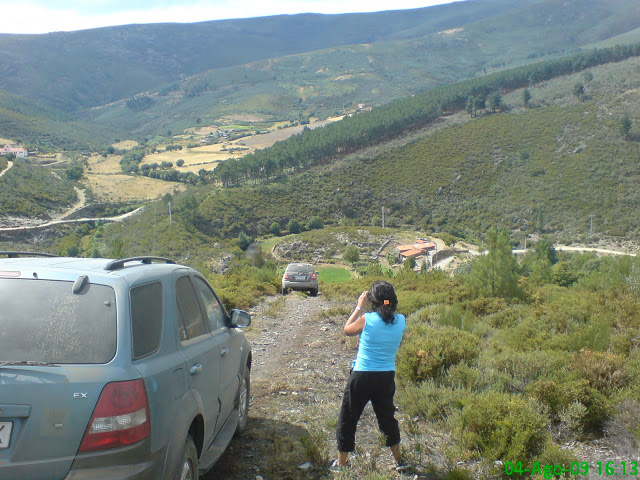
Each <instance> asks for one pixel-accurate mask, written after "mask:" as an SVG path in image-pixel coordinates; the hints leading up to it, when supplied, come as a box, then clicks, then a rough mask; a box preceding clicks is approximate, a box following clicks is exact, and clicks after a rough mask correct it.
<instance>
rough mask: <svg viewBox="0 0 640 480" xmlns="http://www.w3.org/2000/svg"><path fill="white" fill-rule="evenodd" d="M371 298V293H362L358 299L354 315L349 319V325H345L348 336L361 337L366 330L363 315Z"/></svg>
mask: <svg viewBox="0 0 640 480" xmlns="http://www.w3.org/2000/svg"><path fill="white" fill-rule="evenodd" d="M368 298H369V292H362V293H361V294H360V296H359V297H358V306H357V307H356V308H355V309H354V310H353V313H352V314H351V315H350V316H349V318H348V319H347V323H346V324H345V325H344V330H343V331H344V334H345V335H348V336H350V337H351V336H353V335H359V334H360V333H361V332H362V330H364V324H365V319H364V314H363V313H361V312H362V310H363V309H364V307H365V306H366V305H367V301H368Z"/></svg>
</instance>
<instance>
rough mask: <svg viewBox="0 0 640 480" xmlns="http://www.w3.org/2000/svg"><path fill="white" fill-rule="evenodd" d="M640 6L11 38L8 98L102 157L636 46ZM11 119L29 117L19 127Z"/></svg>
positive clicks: (568, 5)
mask: <svg viewBox="0 0 640 480" xmlns="http://www.w3.org/2000/svg"><path fill="white" fill-rule="evenodd" d="M635 6H636V4H635V1H634V0H615V1H604V0H573V1H571V2H557V1H552V0H527V1H525V2H522V1H520V2H513V1H507V0H475V1H466V2H455V3H451V4H447V5H442V6H437V7H429V8H424V9H417V10H411V11H389V12H379V13H373V14H349V15H311V14H309V15H293V16H276V17H266V18H259V19H246V20H228V21H216V22H203V23H196V24H188V25H180V24H164V25H130V26H124V27H112V28H104V29H95V30H85V31H79V32H68V33H63V32H58V33H52V34H47V35H5V36H2V37H0V88H3V89H5V90H7V91H9V92H12V93H13V94H17V95H19V96H21V97H23V98H24V99H28V101H29V102H37V103H38V104H43V105H48V106H49V107H55V108H57V109H58V110H60V111H65V112H67V113H73V115H74V118H76V119H81V120H82V122H83V123H84V124H86V125H90V126H92V127H93V128H94V129H95V130H97V131H99V132H100V135H99V136H97V137H96V138H94V144H95V143H101V145H105V144H107V143H108V142H109V141H113V140H115V139H123V138H130V139H133V140H136V141H141V140H143V139H144V138H151V137H153V136H156V135H165V134H167V132H168V131H170V132H172V135H175V134H178V133H181V132H183V131H185V130H186V129H189V128H200V127H203V126H212V127H215V128H218V127H220V126H221V125H224V124H225V122H227V123H228V122H229V120H228V119H229V118H250V119H251V120H249V122H250V123H251V122H255V123H256V125H261V124H270V125H273V124H274V123H277V122H281V121H288V122H294V121H298V122H299V121H308V119H309V118H311V117H315V118H321V119H322V118H327V117H330V116H334V115H342V114H344V113H350V112H353V111H355V109H356V106H357V105H358V104H365V105H367V106H376V105H382V104H386V103H388V102H389V101H391V100H393V99H397V98H403V97H407V96H410V95H415V94H419V93H422V92H424V91H426V90H429V89H433V88H436V87H438V86H442V85H446V84H450V83H453V82H457V81H459V80H462V79H466V78H476V77H480V76H483V75H485V74H486V73H491V72H494V71H497V70H502V69H505V68H512V67H514V66H517V65H522V64H527V63H530V62H534V61H538V60H540V59H555V58H560V57H563V56H566V55H568V54H572V53H575V52H577V51H579V50H580V49H582V48H585V47H587V46H589V47H593V46H597V45H600V44H601V42H607V41H610V39H612V38H615V39H616V43H627V42H632V41H637V37H636V36H635V35H634V33H633V32H634V31H635V30H636V29H637V28H638V26H639V25H640V14H639V13H638V10H637V9H636V8H635ZM25 101H26V100H25ZM3 106H4V107H5V108H6V109H7V110H8V111H7V112H0V119H1V118H3V117H4V118H5V120H4V121H3V123H4V124H5V125H9V126H11V127H12V128H11V129H8V133H11V134H12V137H11V138H14V137H17V138H21V139H23V140H24V141H25V142H29V141H30V140H31V137H36V138H35V139H33V140H32V142H33V143H32V144H33V145H34V146H37V145H38V142H40V145H41V146H43V147H44V146H45V144H46V145H49V144H52V145H54V146H55V145H60V146H63V145H64V146H65V147H67V148H69V147H71V149H75V148H76V147H77V146H78V145H79V144H82V140H83V138H84V135H83V134H82V135H77V134H76V132H74V131H73V130H71V129H66V128H64V124H59V123H51V122H48V123H46V125H45V126H46V127H47V128H48V129H49V130H50V133H51V135H52V137H51V138H50V139H48V140H47V142H43V141H42V140H41V138H40V137H41V135H40V136H38V135H37V134H38V133H39V132H40V129H39V128H38V129H35V130H34V128H33V127H32V126H31V123H35V124H37V123H38V122H39V121H41V120H42V118H43V116H44V117H45V118H47V119H49V118H50V116H49V114H48V113H45V112H43V111H42V110H43V109H42V108H40V109H39V110H40V111H38V109H30V110H29V112H27V111H26V110H24V109H22V108H20V107H19V106H17V103H16V102H11V103H4V104H3ZM15 113H20V114H22V115H26V118H25V119H24V120H21V119H18V120H19V121H15V120H14V117H12V116H13V115H14V114H15ZM70 130H71V131H70ZM2 133H3V132H2V131H1V130H0V134H2ZM21 133H22V134H21ZM172 135H168V136H169V137H170V136H172ZM78 137H80V138H78Z"/></svg>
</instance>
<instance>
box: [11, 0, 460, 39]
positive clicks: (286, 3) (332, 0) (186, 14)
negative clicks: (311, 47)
mask: <svg viewBox="0 0 640 480" xmlns="http://www.w3.org/2000/svg"><path fill="white" fill-rule="evenodd" d="M27 1H28V2H29V3H23V2H16V1H14V0H11V1H6V0H0V8H1V9H2V12H3V15H2V16H3V20H4V21H3V23H2V25H1V26H0V32H2V33H47V32H55V31H70V30H84V29H89V28H97V27H105V26H113V25H127V24H132V23H166V22H177V23H190V22H202V21H207V20H220V19H228V18H247V17H261V16H269V15H279V14H295V13H326V14H335V13H346V12H347V11H349V12H371V11H380V10H389V8H390V7H391V8H393V9H398V10H401V9H409V8H420V7H425V6H430V5H434V4H440V3H449V2H451V1H452V0H422V1H419V0H399V1H398V2H395V3H394V4H393V5H389V3H388V2H382V1H380V0H351V1H350V2H348V3H347V2H344V1H343V0H273V1H271V2H265V1H264V0H236V1H234V0H217V1H216V2H215V3H213V2H211V1H208V2H202V1H195V2H194V1H189V0H136V1H135V2H132V1H130V0H58V1H56V2H51V0H27Z"/></svg>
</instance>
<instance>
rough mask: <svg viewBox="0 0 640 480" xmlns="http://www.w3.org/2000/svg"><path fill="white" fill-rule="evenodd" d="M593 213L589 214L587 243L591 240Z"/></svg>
mask: <svg viewBox="0 0 640 480" xmlns="http://www.w3.org/2000/svg"><path fill="white" fill-rule="evenodd" d="M592 239H593V214H590V215H589V243H591V242H592V241H593V240H592Z"/></svg>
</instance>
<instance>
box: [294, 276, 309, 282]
mask: <svg viewBox="0 0 640 480" xmlns="http://www.w3.org/2000/svg"><path fill="white" fill-rule="evenodd" d="M295 279H296V280H298V281H300V280H301V281H303V282H304V281H305V280H306V279H307V277H305V276H304V275H296V277H295Z"/></svg>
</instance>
